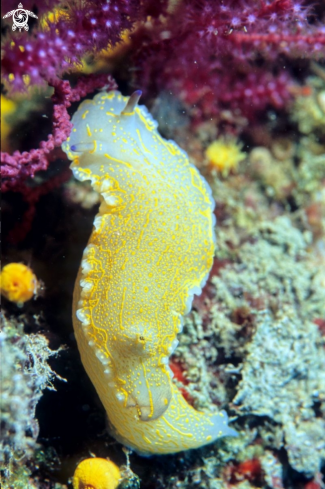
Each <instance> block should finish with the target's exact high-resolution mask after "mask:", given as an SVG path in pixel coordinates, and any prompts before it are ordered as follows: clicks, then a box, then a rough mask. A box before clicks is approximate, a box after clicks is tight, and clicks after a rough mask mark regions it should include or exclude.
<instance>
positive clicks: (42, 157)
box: [1, 75, 116, 191]
mask: <svg viewBox="0 0 325 489" xmlns="http://www.w3.org/2000/svg"><path fill="white" fill-rule="evenodd" d="M49 85H50V86H53V87H54V94H53V95H52V100H53V102H54V106H53V134H50V135H49V136H48V139H47V140H46V141H42V142H41V143H40V145H39V148H38V149H32V150H31V151H29V152H27V151H24V152H23V153H21V152H20V151H15V152H14V153H13V155H9V154H8V153H1V176H2V191H6V190H9V189H12V188H13V187H16V188H17V184H18V183H19V182H21V181H23V180H26V178H27V177H34V175H35V173H36V172H37V171H40V170H46V169H47V167H48V163H49V153H50V152H51V151H53V150H54V148H58V147H60V146H61V144H62V143H63V141H65V140H66V139H67V137H68V135H69V134H70V131H71V123H70V116H69V114H68V112H67V108H68V107H70V105H71V103H72V102H76V101H78V100H80V98H82V97H84V96H85V95H87V93H90V92H93V91H94V90H96V89H98V88H101V87H103V86H104V85H106V86H107V89H108V90H112V89H114V88H116V84H115V82H114V80H113V79H112V78H111V77H107V75H100V76H97V77H94V76H89V77H87V78H86V77H81V78H80V79H79V82H78V84H77V86H76V87H75V88H71V86H70V83H69V82H68V81H63V80H59V79H55V80H52V81H50V82H49Z"/></svg>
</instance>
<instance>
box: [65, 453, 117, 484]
mask: <svg viewBox="0 0 325 489" xmlns="http://www.w3.org/2000/svg"><path fill="white" fill-rule="evenodd" d="M120 478H121V474H120V470H119V468H118V467H117V465H115V464H114V463H113V462H112V461H111V460H106V459H105V458H87V459H86V460H83V461H82V462H80V464H79V465H78V466H77V468H76V470H75V473H74V475H73V480H72V485H73V489H115V488H116V487H117V486H118V484H119V480H120Z"/></svg>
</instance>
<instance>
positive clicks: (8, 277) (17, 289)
mask: <svg viewBox="0 0 325 489" xmlns="http://www.w3.org/2000/svg"><path fill="white" fill-rule="evenodd" d="M0 288H1V294H2V295H3V296H4V297H6V299H8V300H9V301H11V302H16V303H17V304H18V305H20V304H23V303H24V302H26V301H29V300H30V299H31V298H32V297H33V296H34V295H35V294H36V292H37V288H38V281H37V278H36V276H35V275H34V273H33V271H32V270H31V269H30V268H29V267H27V266H26V265H24V264H23V263H9V264H8V265H6V266H5V267H3V269H2V271H1V275H0Z"/></svg>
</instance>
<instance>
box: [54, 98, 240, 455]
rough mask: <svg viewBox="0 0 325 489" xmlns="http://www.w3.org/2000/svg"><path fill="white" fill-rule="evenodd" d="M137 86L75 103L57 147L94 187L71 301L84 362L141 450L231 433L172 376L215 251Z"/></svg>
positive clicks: (188, 182)
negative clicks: (93, 209) (94, 210)
mask: <svg viewBox="0 0 325 489" xmlns="http://www.w3.org/2000/svg"><path fill="white" fill-rule="evenodd" d="M140 95H141V92H140V91H137V92H135V93H134V94H133V95H132V96H131V97H123V96H122V95H121V94H120V93H119V92H117V91H112V92H109V93H99V94H98V95H96V96H95V97H94V99H93V100H85V101H84V102H82V103H81V104H80V106H79V108H78V110H77V112H76V113H75V114H74V116H73V118H72V123H73V129H72V132H71V135H70V137H69V138H68V140H67V141H66V142H65V143H64V144H63V145H62V148H63V150H64V151H65V152H66V153H67V155H68V157H69V158H70V159H71V160H72V164H71V168H72V171H73V174H74V176H75V177H76V178H77V179H78V180H81V181H84V180H90V181H91V184H92V186H93V188H94V189H95V190H96V191H97V192H99V194H100V195H101V197H102V199H101V205H100V207H99V212H98V215H97V216H96V218H95V221H94V229H93V232H92V234H91V237H90V239H89V243H88V246H87V247H86V249H85V250H84V254H83V258H82V262H81V267H80V270H79V274H78V277H77V280H76V285H75V290H74V299H73V322H74V330H75V335H76V339H77V343H78V347H79V351H80V354H81V359H82V362H83V365H84V367H85V369H86V371H87V373H88V375H89V377H90V378H91V380H92V382H93V384H94V385H95V387H96V390H97V392H98V394H99V397H100V399H101V401H102V403H103V405H104V407H105V409H106V411H107V415H108V418H109V423H110V428H111V431H112V434H113V435H114V436H115V438H116V439H117V440H119V441H121V442H122V443H123V444H125V445H126V446H128V447H130V448H132V449H134V450H136V451H137V452H139V453H141V454H147V455H148V454H164V453H173V452H178V451H180V450H186V449H189V448H197V447H200V446H202V445H205V444H207V443H210V442H212V441H214V440H216V439H217V438H220V437H222V436H231V435H232V436H235V435H236V432H235V430H233V429H231V428H229V427H228V425H227V414H226V413H225V412H224V411H222V412H218V413H205V412H198V411H196V410H195V409H193V408H192V407H191V406H190V405H189V404H188V403H187V402H186V401H185V400H184V398H183V396H182V394H181V393H180V392H179V391H178V389H177V388H176V386H175V385H174V384H173V382H172V372H171V370H170V368H169V365H168V357H169V356H170V355H171V353H173V351H174V350H175V348H176V346H177V344H178V341H177V334H178V333H180V332H181V331H182V316H183V315H184V314H186V313H188V312H189V311H190V309H191V304H192V300H193V295H194V294H200V292H201V289H202V287H203V286H204V284H205V282H206V280H207V277H208V273H209V271H210V269H211V266H212V262H213V255H214V249H215V236H214V229H213V227H214V223H215V222H214V216H213V208H214V202H213V199H212V196H211V190H210V188H209V186H208V184H207V183H206V181H205V180H204V179H203V178H202V177H201V175H200V174H199V172H198V170H197V169H196V168H195V167H194V166H193V165H192V164H191V163H190V162H189V160H188V157H187V155H186V153H185V152H184V151H182V150H181V149H180V148H179V147H178V146H177V144H176V143H174V142H173V141H166V140H165V139H163V138H162V137H161V136H160V135H159V133H158V131H157V122H156V121H154V120H153V119H152V117H151V115H150V114H149V112H148V111H147V109H146V107H144V106H141V107H139V106H138V105H137V103H138V101H139V98H140Z"/></svg>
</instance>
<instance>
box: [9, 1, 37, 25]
mask: <svg viewBox="0 0 325 489" xmlns="http://www.w3.org/2000/svg"><path fill="white" fill-rule="evenodd" d="M28 16H30V17H34V18H35V19H38V17H37V15H35V14H34V12H31V11H30V10H25V9H23V4H22V3H20V4H19V5H18V8H17V9H16V10H11V12H7V13H6V15H4V16H3V17H2V18H3V19H7V17H12V22H13V24H12V30H13V31H15V30H16V29H19V32H21V30H22V29H25V31H28V29H29V26H28Z"/></svg>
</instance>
